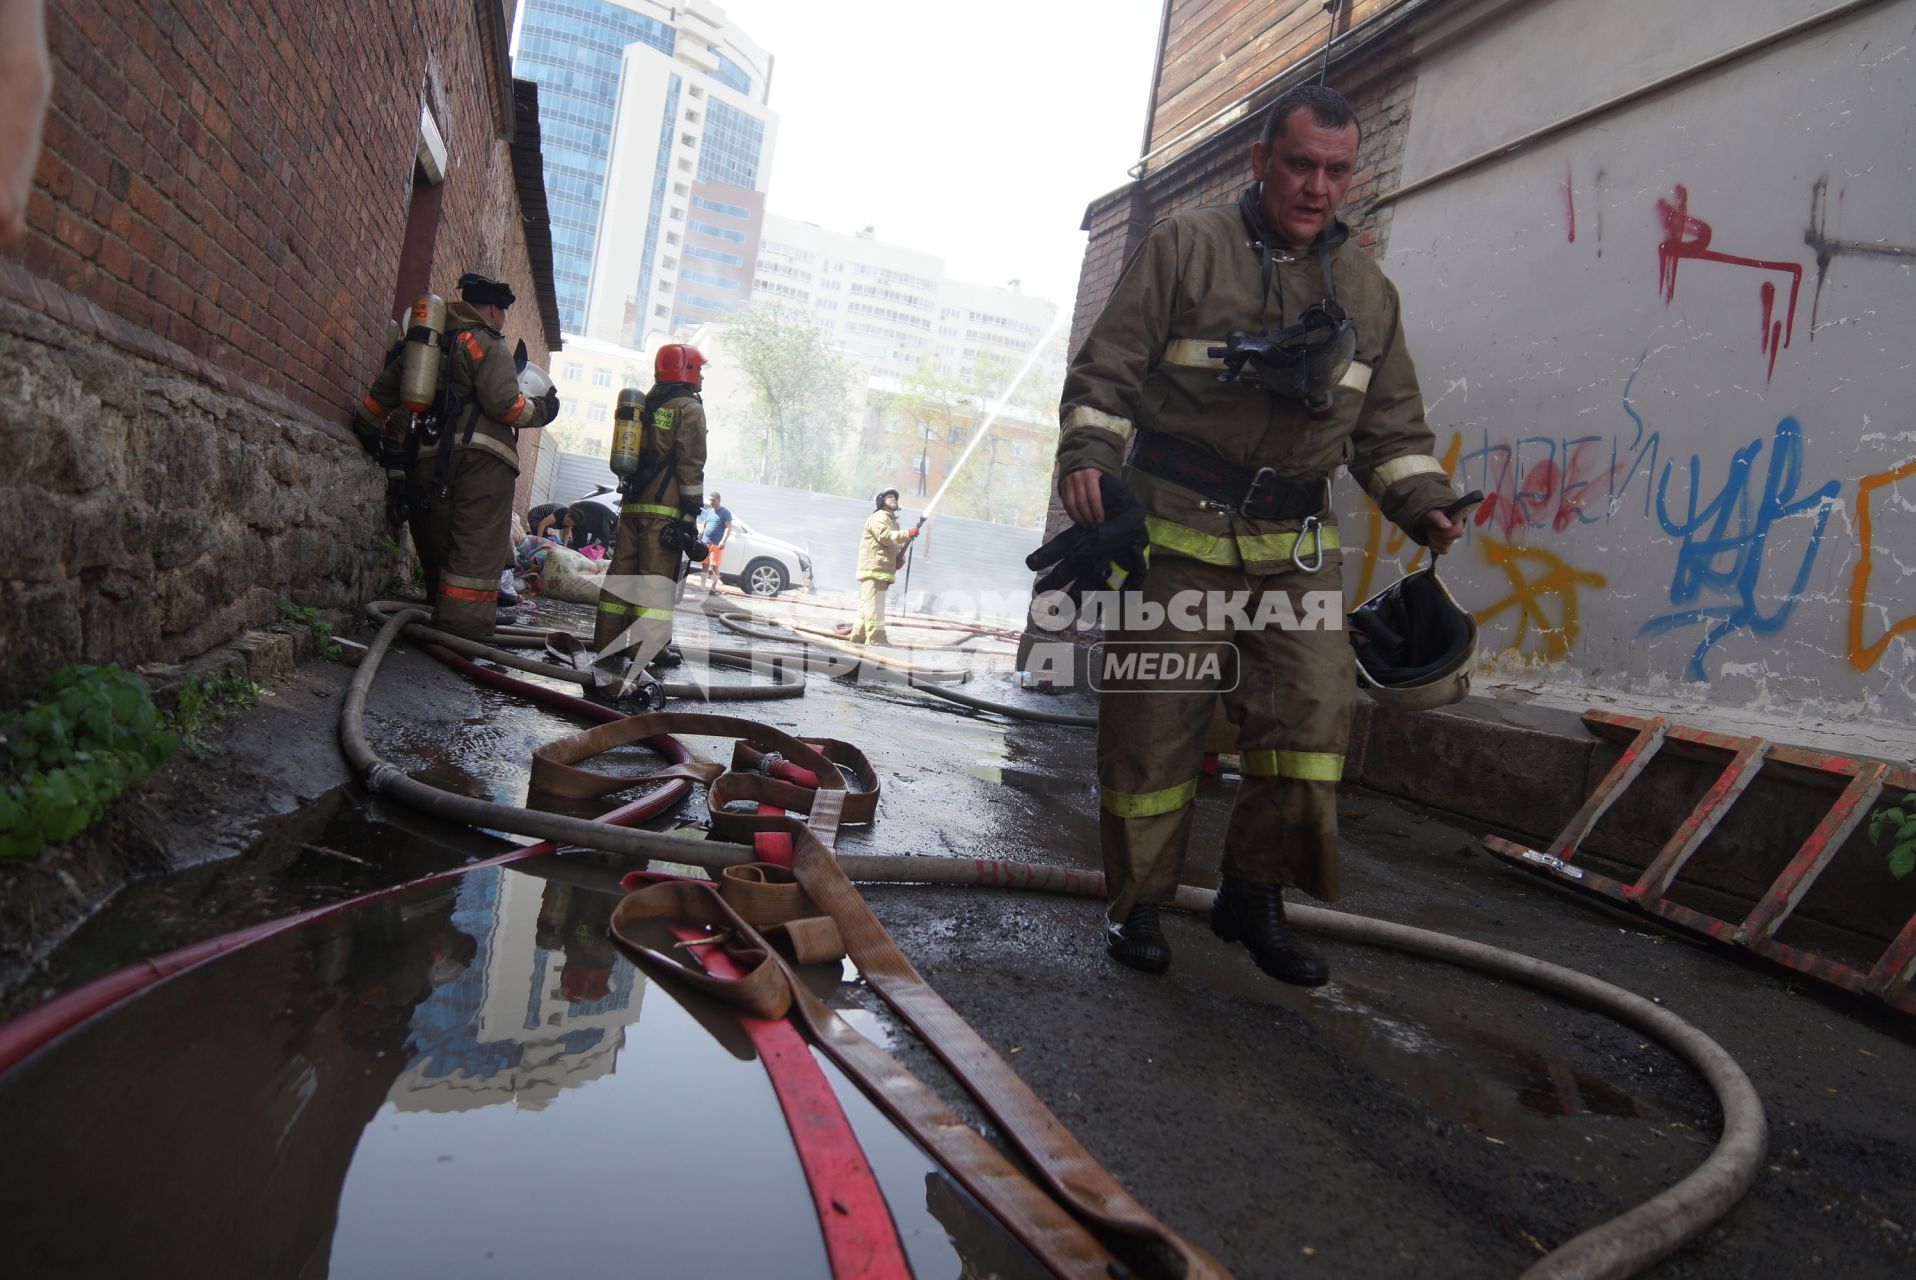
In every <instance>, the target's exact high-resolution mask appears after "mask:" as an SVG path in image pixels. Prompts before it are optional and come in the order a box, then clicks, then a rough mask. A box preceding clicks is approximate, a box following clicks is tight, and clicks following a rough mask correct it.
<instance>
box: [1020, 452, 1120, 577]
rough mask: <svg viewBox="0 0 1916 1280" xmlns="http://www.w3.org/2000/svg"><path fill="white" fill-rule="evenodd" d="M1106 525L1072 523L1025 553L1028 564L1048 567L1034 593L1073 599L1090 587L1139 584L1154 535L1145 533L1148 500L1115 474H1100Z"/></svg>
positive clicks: (1033, 568) (1033, 566) (1099, 479)
mask: <svg viewBox="0 0 1916 1280" xmlns="http://www.w3.org/2000/svg"><path fill="white" fill-rule="evenodd" d="M1098 496H1099V497H1100V498H1101V499H1102V500H1103V503H1104V523H1103V524H1101V525H1099V526H1098V527H1097V528H1095V529H1087V528H1086V527H1085V526H1083V525H1081V524H1074V525H1072V526H1071V527H1070V528H1069V529H1066V530H1065V531H1064V532H1063V533H1061V534H1059V535H1058V536H1057V537H1055V538H1053V539H1052V540H1051V541H1049V542H1047V543H1045V544H1044V545H1043V546H1041V547H1039V548H1038V549H1037V550H1036V551H1034V552H1032V553H1031V554H1030V555H1028V556H1026V557H1025V568H1027V569H1032V570H1038V569H1043V568H1046V567H1048V566H1050V567H1051V572H1049V573H1047V574H1045V575H1044V577H1042V578H1040V579H1038V583H1037V587H1036V591H1037V593H1038V594H1039V595H1043V594H1044V593H1045V592H1047V591H1057V590H1059V589H1063V590H1064V591H1065V593H1066V594H1068V595H1069V596H1070V597H1071V598H1072V599H1073V600H1074V601H1075V600H1078V599H1079V598H1080V597H1082V596H1083V594H1084V593H1085V592H1087V591H1117V590H1119V589H1121V588H1124V587H1136V586H1137V584H1138V581H1139V579H1141V578H1142V577H1143V576H1144V571H1145V569H1146V567H1147V566H1149V564H1150V563H1151V538H1150V535H1149V534H1147V533H1146V532H1145V531H1144V504H1142V503H1141V502H1139V501H1138V500H1137V498H1135V497H1133V496H1132V493H1131V491H1130V490H1129V489H1127V488H1125V487H1124V481H1122V480H1120V479H1118V478H1117V477H1116V476H1109V475H1100V476H1099V477H1098Z"/></svg>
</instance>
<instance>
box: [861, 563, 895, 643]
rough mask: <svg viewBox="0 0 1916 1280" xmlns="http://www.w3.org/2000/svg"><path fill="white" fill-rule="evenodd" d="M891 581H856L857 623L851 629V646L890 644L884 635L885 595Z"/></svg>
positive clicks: (870, 579) (879, 579)
mask: <svg viewBox="0 0 1916 1280" xmlns="http://www.w3.org/2000/svg"><path fill="white" fill-rule="evenodd" d="M889 590H891V581H890V580H889V579H885V578H860V579H859V580H858V622H857V624H856V625H854V626H853V627H852V634H851V642H852V643H853V644H890V643H891V638H890V637H889V636H887V635H886V634H885V593H886V592H887V591H889Z"/></svg>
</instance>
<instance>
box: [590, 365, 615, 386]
mask: <svg viewBox="0 0 1916 1280" xmlns="http://www.w3.org/2000/svg"><path fill="white" fill-rule="evenodd" d="M592 385H593V386H595V387H609V386H611V385H612V370H610V369H594V370H593V371H592Z"/></svg>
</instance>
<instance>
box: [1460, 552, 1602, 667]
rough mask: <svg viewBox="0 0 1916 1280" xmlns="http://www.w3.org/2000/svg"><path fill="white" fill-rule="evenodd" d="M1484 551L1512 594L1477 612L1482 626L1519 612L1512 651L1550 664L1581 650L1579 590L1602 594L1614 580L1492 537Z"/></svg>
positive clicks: (1550, 554)
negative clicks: (1579, 636)
mask: <svg viewBox="0 0 1916 1280" xmlns="http://www.w3.org/2000/svg"><path fill="white" fill-rule="evenodd" d="M1479 549H1480V551H1481V552H1482V554H1483V558H1484V563H1485V564H1487V565H1489V566H1490V567H1491V568H1493V569H1497V570H1499V571H1501V572H1502V573H1503V575H1504V577H1505V578H1506V579H1508V580H1509V583H1510V594H1509V595H1507V596H1505V597H1504V598H1503V599H1501V600H1499V601H1497V602H1496V603H1495V604H1492V605H1490V606H1488V607H1486V608H1483V609H1480V610H1478V611H1477V612H1476V615H1475V616H1476V618H1477V623H1478V625H1479V626H1482V625H1485V624H1488V623H1491V622H1495V621H1497V620H1498V619H1500V618H1502V617H1503V616H1504V615H1505V614H1507V613H1514V614H1515V615H1516V620H1515V623H1514V627H1515V631H1514V633H1513V634H1512V636H1511V638H1510V642H1509V643H1508V644H1507V645H1505V646H1504V647H1505V650H1506V651H1507V652H1515V653H1523V654H1535V655H1536V656H1539V657H1542V658H1543V659H1544V661H1546V662H1561V661H1562V660H1563V659H1565V658H1567V657H1569V656H1570V651H1571V650H1572V649H1574V648H1576V647H1577V637H1578V634H1579V632H1580V630H1581V628H1582V623H1581V621H1580V620H1579V618H1580V607H1579V600H1578V592H1579V590H1580V589H1582V588H1584V587H1588V588H1590V589H1591V590H1594V591H1602V590H1604V589H1605V588H1606V587H1608V586H1609V585H1610V580H1609V579H1608V578H1607V577H1605V576H1604V575H1603V574H1601V573H1591V572H1589V571H1587V570H1583V569H1578V568H1576V567H1574V566H1572V565H1570V564H1568V563H1566V562H1565V561H1564V559H1563V557H1561V556H1559V555H1557V554H1556V553H1555V552H1553V551H1547V550H1545V549H1544V548H1542V547H1522V546H1516V545H1514V544H1511V543H1505V542H1498V541H1497V540H1496V539H1495V538H1490V537H1486V538H1485V539H1484V540H1483V541H1482V542H1481V543H1480V544H1479Z"/></svg>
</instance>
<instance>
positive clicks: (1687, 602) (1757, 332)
mask: <svg viewBox="0 0 1916 1280" xmlns="http://www.w3.org/2000/svg"><path fill="white" fill-rule="evenodd" d="M1836 7H1837V5H1835V4H1834V3H1832V2H1831V0H1751V2H1750V3H1746V4H1741V5H1737V6H1713V7H1712V8H1711V10H1710V13H1709V21H1708V22H1699V21H1696V15H1695V14H1694V13H1693V12H1691V11H1689V10H1683V9H1671V8H1669V7H1668V6H1664V5H1659V4H1656V3H1653V2H1652V0H1613V2H1612V3H1609V4H1604V5H1588V4H1574V3H1569V2H1568V0H1553V2H1547V3H1532V4H1528V5H1517V6H1506V7H1505V8H1504V10H1503V11H1502V12H1501V13H1499V14H1497V15H1496V16H1495V18H1494V19H1493V20H1492V21H1490V22H1488V23H1486V24H1484V25H1482V26H1479V27H1477V28H1475V29H1474V30H1469V31H1466V32H1464V33H1463V34H1461V35H1459V36H1456V37H1454V38H1450V39H1447V40H1432V39H1429V38H1426V39H1425V40H1424V41H1423V42H1422V43H1421V44H1420V45H1419V47H1418V48H1417V50H1416V54H1415V56H1416V60H1417V78H1416V104H1417V110H1416V114H1415V117H1414V118H1413V119H1412V120H1411V121H1410V125H1409V137H1408V140H1407V143H1406V149H1405V156H1404V163H1403V172H1402V175H1401V181H1402V183H1403V184H1405V185H1408V184H1411V183H1415V182H1417V181H1418V180H1419V179H1420V178H1422V177H1424V176H1425V175H1428V174H1434V173H1436V172H1438V171H1440V170H1442V169H1444V168H1445V167H1447V166H1450V165H1452V164H1455V163H1457V162H1459V161H1461V160H1463V159H1466V158H1467V157H1469V156H1471V155H1473V154H1476V153H1478V152H1481V151H1483V150H1485V149H1488V148H1494V147H1497V146H1499V145H1500V144H1502V143H1505V142H1507V141H1509V140H1510V139H1513V138H1516V137H1518V136H1520V135H1522V134H1524V133H1526V132H1528V131H1531V130H1534V129H1536V128H1538V127H1539V126H1541V125H1543V124H1546V123H1548V122H1550V121H1552V120H1555V119H1559V118H1561V117H1562V116H1564V115H1566V114H1568V113H1570V112H1573V111H1577V110H1581V109H1583V108H1585V107H1588V106H1590V105H1592V104H1595V103H1598V102H1601V101H1603V100H1605V99H1608V98H1611V97H1614V96H1616V95H1618V94H1621V93H1624V92H1626V91H1628V90H1631V89H1633V88H1636V87H1638V86H1641V85H1643V84H1646V83H1648V82H1649V81H1652V80H1654V79H1656V78H1658V77H1660V76H1664V75H1668V74H1670V73H1672V72H1675V71H1678V70H1680V69H1682V68H1684V67H1686V66H1689V65H1692V64H1694V63H1695V62H1697V61H1699V60H1701V59H1704V58H1707V57H1710V56H1712V55H1715V54H1717V53H1720V52H1722V51H1725V50H1727V49H1729V48H1731V47H1733V46H1735V45H1738V44H1740V43H1743V42H1745V41H1749V40H1752V39H1754V38H1756V37H1759V36H1762V35H1765V34H1767V33H1770V32H1773V31H1776V30H1778V29H1779V28H1781V27H1784V26H1786V25H1788V24H1789V23H1791V22H1794V21H1796V20H1798V19H1800V18H1802V17H1804V16H1806V15H1813V14H1817V13H1821V12H1828V11H1830V10H1832V9H1835V8H1836ZM1913 33H1916V3H1913V2H1912V0H1891V2H1889V3H1881V4H1877V5H1873V6H1868V7H1865V8H1862V9H1861V10H1859V11H1858V12H1856V13H1854V14H1853V15H1851V16H1848V17H1845V18H1840V19H1836V20H1834V21H1831V22H1829V23H1827V24H1825V25H1822V26H1819V27H1817V28H1815V29H1814V30H1812V31H1810V32H1808V33H1806V34H1803V35H1801V36H1798V37H1796V38H1793V39H1790V40H1787V41H1784V42H1780V43H1776V44H1773V45H1771V46H1769V47H1767V48H1765V49H1763V50H1761V51H1759V52H1755V53H1753V54H1751V55H1749V56H1747V57H1743V58H1741V59H1739V60H1737V61H1734V62H1731V63H1729V64H1726V65H1724V66H1723V67H1721V68H1718V69H1715V70H1712V71H1707V72H1704V73H1702V74H1699V75H1696V76H1694V77H1691V78H1689V79H1686V80H1684V81H1683V82H1681V83H1680V84H1677V85H1675V86H1673V87H1671V88H1669V89H1667V90H1665V91H1662V92H1659V93H1657V94H1655V95H1653V96H1650V97H1647V98H1643V99H1640V100H1638V101H1636V102H1634V103H1631V104H1629V105H1626V106H1623V107H1621V108H1620V109H1617V110H1613V111H1610V112H1607V113H1605V114H1603V115H1601V116H1599V117H1597V118H1595V119H1593V120H1592V121H1590V122H1589V123H1588V124H1585V125H1582V126H1578V127H1574V128H1571V129H1569V130H1568V131H1565V132H1563V133H1561V134H1559V135H1557V136H1555V137H1552V138H1549V139H1546V140H1544V141H1542V142H1541V143H1539V144H1538V145H1534V146H1531V147H1529V148H1527V149H1525V150H1523V151H1521V152H1519V153H1517V154H1515V155H1513V156H1510V157H1508V158H1504V159H1499V160H1496V161H1493V162H1491V163H1488V164H1485V165H1483V166H1481V167H1479V168H1476V169H1474V170H1472V171H1469V172H1467V173H1464V174H1462V175H1460V176H1457V177H1454V178H1451V179H1449V180H1445V181H1441V182H1438V183H1437V184H1435V185H1432V186H1429V187H1427V188H1425V189H1423V190H1419V191H1414V192H1412V193H1410V194H1408V195H1406V196H1405V197H1403V198H1402V199H1401V200H1400V201H1398V202H1397V203H1396V208H1395V215H1394V218H1395V220H1394V225H1393V228H1392V232H1391V238H1390V242H1389V248H1388V254H1387V256H1386V258H1385V260H1384V262H1385V267H1386V269H1387V270H1388V271H1389V272H1390V274H1391V275H1392V277H1393V278H1394V279H1395V280H1396V281H1397V283H1398V286H1399V288H1400V289H1401V291H1402V294H1403V297H1404V300H1405V311H1406V325H1407V333H1408V337H1409V343H1410V347H1411V350H1412V351H1413V353H1414V354H1415V357H1416V360H1417V365H1418V370H1419V372H1420V374H1421V377H1422V381H1423V387H1424V393H1425V400H1426V403H1427V405H1428V406H1429V414H1430V420H1431V424H1432V426H1433V428H1434V429H1435V431H1436V433H1437V442H1438V450H1439V453H1440V455H1441V456H1443V457H1444V459H1445V460H1446V462H1447V463H1448V464H1449V465H1450V466H1451V467H1452V469H1453V474H1454V475H1455V476H1456V478H1457V480H1458V482H1459V484H1460V486H1461V487H1464V488H1480V489H1482V490H1483V491H1484V492H1485V493H1486V494H1488V495H1490V501H1489V502H1488V503H1487V504H1486V505H1485V507H1484V508H1483V509H1482V510H1480V511H1479V512H1478V514H1477V516H1476V518H1475V520H1474V521H1473V523H1472V526H1471V529H1470V533H1469V537H1468V540H1467V542H1466V543H1465V544H1464V545H1463V546H1461V547H1460V549H1459V550H1458V552H1457V554H1455V555H1454V556H1453V557H1452V558H1451V560H1450V561H1449V562H1447V563H1446V570H1447V576H1448V578H1449V581H1450V582H1451V584H1452V589H1453V590H1455V591H1457V592H1458V594H1459V595H1460V597H1461V598H1462V599H1463V600H1464V602H1465V603H1466V604H1467V605H1468V606H1469V607H1471V608H1472V609H1473V610H1474V611H1475V612H1476V613H1477V615H1478V617H1479V619H1480V621H1481V622H1482V623H1483V627H1484V637H1485V641H1486V647H1487V650H1488V651H1489V652H1491V653H1493V654H1499V655H1501V657H1500V661H1501V662H1503V663H1504V664H1506V665H1511V666H1521V667H1526V668H1538V669H1539V673H1540V674H1541V675H1542V676H1543V677H1544V678H1546V679H1550V680H1556V681H1564V682H1573V683H1577V684H1582V685H1588V686H1592V687H1601V688H1615V689H1619V690H1627V691H1630V692H1638V693H1642V692H1652V693H1653V692H1658V691H1666V690H1672V689H1676V688H1685V691H1686V692H1704V691H1707V696H1708V698H1709V700H1711V701H1712V702H1715V703H1720V704H1727V705H1734V706H1739V707H1745V708H1758V709H1762V708H1768V709H1769V710H1771V711H1773V712H1774V713H1775V714H1777V715H1779V716H1783V717H1801V716H1810V715H1815V716H1821V717H1827V718H1832V719H1892V720H1899V721H1904V722H1907V721H1908V720H1909V719H1910V718H1911V716H1912V713H1916V647H1912V645H1911V644H1910V640H1909V636H1908V634H1907V633H1908V632H1909V631H1911V630H1912V629H1916V572H1913V571H1912V569H1911V567H1910V563H1911V551H1910V548H1912V547H1916V421H1912V419H1911V414H1910V410H1909V407H1908V402H1907V397H1908V391H1909V386H1910V363H1911V358H1912V357H1911V353H1912V352H1916V306H1912V304H1913V303H1916V276H1913V275H1912V272H1913V271H1916V247H1912V246H1916V222H1913V221H1912V214H1911V211H1912V210H1913V209H1916V161H1913V160H1912V157H1913V156H1916V153H1913V152H1912V151H1911V149H1910V145H1909V129H1910V122H1911V106H1910V104H1911V103H1912V102H1916V40H1912V35H1913ZM1340 507H1341V509H1342V511H1343V513H1344V528H1345V541H1346V545H1355V546H1359V547H1364V546H1368V547H1369V548H1370V550H1371V551H1372V552H1373V557H1372V559H1371V560H1368V561H1367V560H1366V559H1365V558H1363V557H1358V556H1352V557H1349V560H1350V562H1351V564H1352V573H1351V583H1350V585H1351V589H1352V591H1353V594H1354V595H1356V596H1359V597H1361V596H1362V595H1364V594H1366V593H1367V592H1368V591H1369V590H1372V589H1374V588H1375V587H1376V586H1379V585H1381V584H1382V583H1383V582H1385V581H1388V580H1389V577H1390V576H1391V574H1392V573H1393V572H1394V570H1392V569H1390V568H1387V567H1384V568H1380V567H1379V566H1378V564H1377V561H1379V560H1390V559H1401V560H1408V559H1409V553H1410V552H1414V551H1415V550H1416V548H1415V547H1407V546H1405V545H1404V544H1403V542H1402V539H1401V538H1400V537H1399V536H1397V535H1396V534H1395V531H1394V530H1388V529H1381V528H1380V527H1379V525H1380V523H1381V522H1380V521H1379V519H1378V517H1377V516H1376V514H1375V511H1374V509H1372V508H1371V507H1370V506H1369V504H1368V503H1367V502H1366V501H1365V500H1364V499H1362V498H1361V496H1359V495H1357V494H1356V493H1355V491H1354V486H1350V485H1349V483H1348V480H1346V481H1344V482H1342V501H1341V502H1340Z"/></svg>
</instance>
